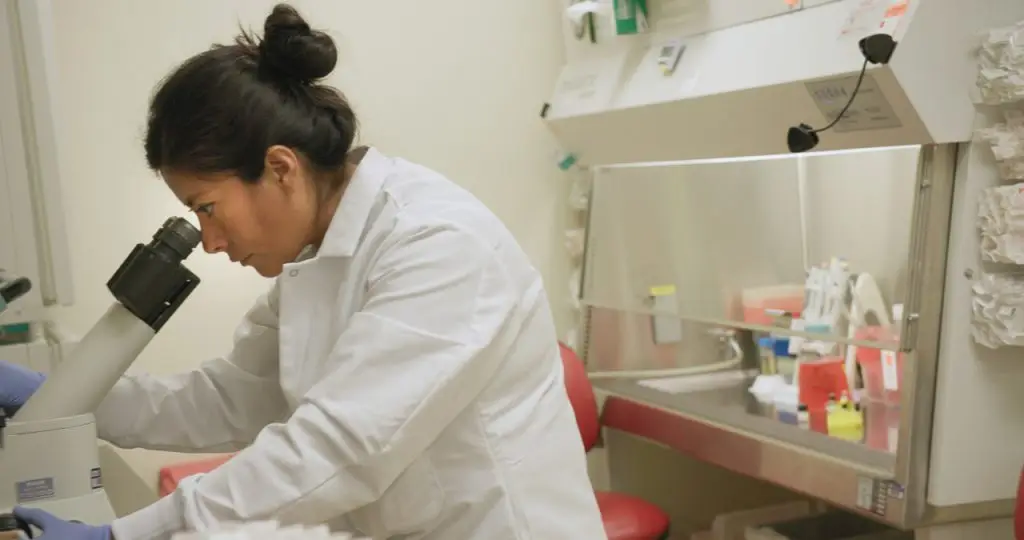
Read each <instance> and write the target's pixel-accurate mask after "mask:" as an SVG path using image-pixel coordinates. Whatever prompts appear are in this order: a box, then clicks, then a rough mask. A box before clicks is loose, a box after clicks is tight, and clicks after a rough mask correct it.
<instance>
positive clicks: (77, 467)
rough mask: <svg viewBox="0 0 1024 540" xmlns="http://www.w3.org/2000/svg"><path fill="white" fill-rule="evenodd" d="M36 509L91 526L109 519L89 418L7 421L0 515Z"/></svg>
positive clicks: (0, 453)
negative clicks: (16, 509)
mask: <svg viewBox="0 0 1024 540" xmlns="http://www.w3.org/2000/svg"><path fill="white" fill-rule="evenodd" d="M14 506H29V507H33V508H41V509H43V510H46V511H47V512H50V513H52V514H54V515H56V516H58V517H60V518H62V519H66V520H77V521H81V522H82V523H89V524H93V525H103V524H108V523H110V522H111V521H113V520H114V518H115V515H114V509H113V508H112V507H111V505H110V501H109V499H108V498H107V494H106V492H104V490H103V477H102V473H101V471H100V460H99V447H98V445H97V439H96V424H95V420H94V418H93V416H92V415H91V414H83V415H78V416H72V417H68V418H59V419H57V420H45V421H40V422H17V421H14V422H10V423H9V424H7V426H6V427H5V428H3V432H2V446H0V512H9V511H10V509H11V508H13V507H14Z"/></svg>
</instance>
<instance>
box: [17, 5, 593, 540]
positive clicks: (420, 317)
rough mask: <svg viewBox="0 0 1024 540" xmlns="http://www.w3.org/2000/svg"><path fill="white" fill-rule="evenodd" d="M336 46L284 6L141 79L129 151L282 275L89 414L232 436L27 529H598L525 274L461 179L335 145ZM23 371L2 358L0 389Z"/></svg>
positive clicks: (73, 533)
mask: <svg viewBox="0 0 1024 540" xmlns="http://www.w3.org/2000/svg"><path fill="white" fill-rule="evenodd" d="M336 54H337V53H336V49H335V46H334V43H333V42H332V41H331V39H330V38H329V37H328V36H327V35H326V34H323V33H320V32H315V31H311V30H310V28H309V26H307V24H306V23H305V22H304V21H303V19H302V18H301V17H300V16H299V15H298V14H297V13H296V12H295V11H294V10H293V9H292V8H290V7H287V6H284V5H279V6H277V7H275V8H274V10H273V12H272V13H271V14H270V16H269V17H268V18H267V20H266V24H265V27H264V36H263V38H262V39H257V38H253V37H251V36H248V35H242V36H240V37H239V39H238V40H237V41H236V43H235V44H233V45H229V46H218V47H214V48H213V49H211V50H209V51H207V52H204V53H201V54H199V55H197V56H195V57H193V58H191V59H189V60H188V61H186V62H185V63H184V64H182V65H181V66H180V67H179V68H178V69H177V70H175V71H174V72H173V73H172V74H171V75H170V77H169V78H168V79H166V80H165V81H164V82H163V83H162V86H161V87H160V88H159V90H158V91H157V93H156V94H155V96H154V97H153V100H152V103H151V107H150V112H149V122H148V132H147V135H146V144H145V147H146V158H147V160H148V161H149V165H150V166H151V167H152V169H153V170H154V171H156V172H157V173H159V175H160V176H161V177H162V178H163V179H164V180H165V182H166V183H167V185H168V186H169V187H170V189H171V191H173V192H174V194H175V195H176V196H177V197H178V198H179V199H180V200H181V201H182V202H183V203H184V204H185V205H187V206H188V207H189V208H190V209H191V210H193V211H194V212H195V213H196V214H197V215H198V219H199V222H200V226H201V229H202V233H203V245H204V247H205V249H206V250H207V251H208V252H211V253H226V254H227V255H228V257H229V258H230V259H231V260H232V261H234V262H237V263H239V264H242V265H244V266H250V267H252V268H254V269H255V270H256V271H257V272H259V273H260V274H261V275H263V276H267V277H276V278H277V279H276V282H275V285H274V287H273V289H272V290H271V291H270V292H269V293H268V294H267V295H266V296H265V297H263V298H262V299H261V300H260V301H259V302H257V304H256V305H255V306H254V307H253V308H252V309H251V311H250V312H249V313H248V315H247V316H246V318H245V320H244V321H243V322H242V324H241V326H240V328H239V330H238V332H237V335H236V341H235V345H234V348H233V350H232V351H231V352H230V353H229V354H228V355H227V356H226V357H224V358H221V359H217V360H213V361H211V362H208V363H205V364H203V365H202V366H201V367H200V368H199V369H197V370H195V371H193V372H191V373H187V374H183V375H179V376H173V377H148V376H137V377H126V378H124V379H122V380H121V381H120V382H119V383H118V384H117V386H116V387H115V389H114V390H113V391H112V393H111V394H110V396H109V397H108V398H107V399H106V400H105V401H104V402H103V404H102V406H101V407H100V410H99V411H97V414H96V416H97V425H98V429H99V431H100V435H101V437H102V438H104V439H105V440H108V441H110V442H112V443H114V444H116V445H118V446H121V447H142V448H152V449H164V450H177V451H199V452H210V451H227V450H234V449H239V448H242V450H241V451H240V452H239V453H238V454H237V455H236V456H235V457H233V458H232V459H231V460H230V461H228V462H227V463H225V464H224V465H222V466H221V467H219V468H218V469H216V470H215V471H213V472H211V473H209V474H207V475H205V476H202V477H199V478H195V477H194V478H192V479H189V480H187V481H185V482H183V483H182V484H181V486H180V487H179V488H178V489H177V491H176V492H175V493H174V494H173V495H172V496H170V497H167V498H165V499H163V500H161V501H160V502H157V503H156V504H154V505H152V506H150V507H148V508H145V509H143V510H140V511H139V512H137V513H135V514H132V515H129V516H126V517H123V518H120V519H118V520H116V521H115V522H114V523H113V524H112V526H111V527H92V526H87V525H83V524H78V523H68V522H65V521H61V520H59V519H57V518H54V517H53V516H50V515H48V514H44V513H41V512H38V511H34V510H27V509H18V510H17V513H18V514H19V515H21V516H22V517H24V518H26V519H27V520H28V521H31V522H34V523H36V524H37V525H38V526H40V527H41V528H43V529H44V530H45V535H44V536H43V538H44V539H46V538H49V539H56V538H60V539H61V540H85V539H89V540H91V539H94V538H95V539H104V538H107V537H109V536H110V534H111V532H112V536H113V537H114V538H116V539H117V540H142V539H157V538H168V537H169V536H170V535H171V534H172V533H174V532H176V531H181V530H187V529H207V528H210V527H212V526H214V525H216V524H218V523H222V522H227V521H239V520H255V519H268V518H269V519H277V520H279V521H281V522H282V523H307V524H313V523H322V522H326V523H329V524H330V525H331V527H332V528H334V529H337V530H351V531H358V532H360V533H362V534H367V535H372V536H373V537H374V538H399V537H400V538H417V539H430V540H502V539H509V540H512V539H526V538H530V539H550V540H568V539H584V540H591V539H597V538H604V537H605V536H604V531H603V528H602V525H601V519H600V516H599V512H598V509H597V505H596V502H595V498H594V495H593V492H592V489H591V485H590V482H589V480H588V478H587V473H586V466H585V462H584V459H585V458H584V452H583V449H582V445H581V443H580V440H579V435H578V431H577V429H576V426H575V423H574V422H575V420H574V416H573V413H572V410H571V408H570V405H569V401H568V399H567V397H566V393H565V390H564V388H563V385H562V367H561V363H560V361H559V353H558V348H557V343H556V336H555V331H554V325H553V324H552V320H551V316H550V310H549V306H548V303H547V300H546V298H545V294H544V290H543V287H542V284H541V278H540V276H539V274H538V273H537V271H536V270H535V269H534V268H532V267H531V266H530V263H529V261H528V260H527V257H526V255H525V254H524V253H523V252H522V250H521V249H520V248H519V246H518V245H517V244H516V242H515V240H514V239H513V237H512V235H511V234H510V233H509V232H508V231H507V230H506V229H505V227H504V226H503V225H502V224H501V222H500V221H499V220H498V219H497V218H496V217H495V216H494V215H493V214H492V213H491V212H489V211H488V210H487V209H486V208H485V207H484V205H483V204H481V203H480V202H479V201H477V200H476V199H474V198H473V197H472V196H471V195H470V194H469V193H467V192H466V191H464V190H462V189H460V188H459V187H457V186H456V185H455V184H453V183H452V182H450V181H448V180H447V179H445V178H443V177H442V176H440V175H439V174H437V173H435V172H433V171H431V170H429V169H426V168H424V167H421V166H419V165H415V164H412V163H408V162H406V161H403V160H400V159H397V158H391V157H388V156H385V155H384V154H382V153H381V152H379V151H377V150H375V149H373V148H353V147H352V144H353V139H354V137H355V132H356V117H355V115H354V114H353V112H352V110H351V109H350V108H349V106H348V104H347V103H346V101H345V99H344V98H343V97H342V95H341V94H340V93H338V92H337V91H336V90H334V89H333V88H330V87H328V86H324V85H322V84H319V83H318V82H317V81H319V80H320V79H321V78H322V77H325V76H326V75H328V74H329V73H330V72H331V71H332V69H333V68H334V65H335V62H336ZM19 381H20V382H19ZM40 381H41V376H36V375H35V374H31V373H25V372H24V371H19V369H18V368H16V367H14V366H12V365H10V364H7V365H4V366H3V370H2V371H0V396H5V397H6V399H3V400H2V401H3V402H2V403H0V405H2V406H6V407H16V406H18V405H20V404H21V403H23V402H24V400H25V399H26V398H27V396H29V395H31V392H32V391H33V390H34V389H35V388H36V387H38V384H39V382H40Z"/></svg>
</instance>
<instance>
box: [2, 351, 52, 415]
mask: <svg viewBox="0 0 1024 540" xmlns="http://www.w3.org/2000/svg"><path fill="white" fill-rule="evenodd" d="M45 380H46V375H43V374H42V373H39V372H37V371H32V370H31V369H28V368H26V367H24V366H20V365H18V364H12V363H10V362H0V409H3V410H4V412H6V413H7V415H8V416H11V415H13V414H14V413H15V412H16V411H17V410H18V408H19V407H21V406H22V405H24V404H25V402H26V401H28V398H30V397H32V394H34V393H35V392H36V390H38V389H39V387H40V386H41V385H42V384H43V381H45Z"/></svg>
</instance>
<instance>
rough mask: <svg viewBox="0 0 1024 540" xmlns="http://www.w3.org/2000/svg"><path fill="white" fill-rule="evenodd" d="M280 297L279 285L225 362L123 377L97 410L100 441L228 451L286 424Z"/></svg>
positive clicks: (256, 309)
mask: <svg viewBox="0 0 1024 540" xmlns="http://www.w3.org/2000/svg"><path fill="white" fill-rule="evenodd" d="M276 298H277V293H276V286H275V288H274V289H272V290H271V291H270V292H269V293H268V294H266V295H264V296H262V297H261V298H260V299H259V300H258V301H257V302H256V304H255V305H254V306H253V307H252V308H251V309H250V310H249V312H248V313H247V314H246V316H245V318H244V319H243V321H242V323H241V324H240V325H239V327H238V329H237V330H236V332H235V339H234V346H233V347H232V350H231V352H230V353H229V354H228V355H227V356H225V357H223V358H218V359H214V360H210V361H208V362H205V363H203V364H202V365H201V366H200V367H199V368H198V369H195V370H192V371H190V372H187V373H182V374H178V375H169V376H151V375H133V376H125V377H122V378H121V379H120V380H119V381H118V382H117V384H116V385H115V386H114V388H113V390H112V391H111V392H110V394H108V395H107V397H106V398H105V399H104V400H103V402H102V403H101V404H100V407H99V409H98V410H97V412H96V419H97V431H98V432H99V436H100V438H102V439H104V440H106V441H108V442H110V443H112V444H114V445H116V446H119V447H122V448H148V449H153V450H170V451H176V452H224V451H233V450H237V449H239V448H242V447H244V446H246V445H248V444H249V443H251V442H252V440H253V439H254V438H255V437H256V434H257V433H259V431H260V430H261V429H262V428H263V427H265V426H266V425H267V424H269V423H272V422H279V421H280V420H281V419H283V418H285V417H286V415H287V408H286V406H285V402H284V396H283V394H282V392H281V385H280V382H279V379H278V361H277V360H278V337H277V335H278V331H277V328H278V322H277V314H276V311H277V310H276V305H277V301H276Z"/></svg>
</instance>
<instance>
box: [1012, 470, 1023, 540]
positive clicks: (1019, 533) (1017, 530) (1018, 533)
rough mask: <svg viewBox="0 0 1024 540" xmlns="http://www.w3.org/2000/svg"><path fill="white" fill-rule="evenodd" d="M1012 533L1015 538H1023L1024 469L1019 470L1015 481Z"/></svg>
mask: <svg viewBox="0 0 1024 540" xmlns="http://www.w3.org/2000/svg"><path fill="white" fill-rule="evenodd" d="M1013 535H1014V537H1016V538H1017V540H1024V470H1021V472H1020V481H1018V482H1017V501H1016V505H1015V507H1014V510H1013Z"/></svg>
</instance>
